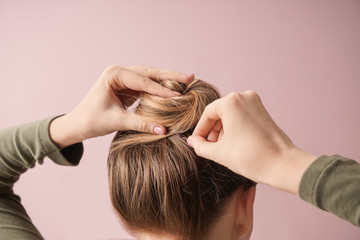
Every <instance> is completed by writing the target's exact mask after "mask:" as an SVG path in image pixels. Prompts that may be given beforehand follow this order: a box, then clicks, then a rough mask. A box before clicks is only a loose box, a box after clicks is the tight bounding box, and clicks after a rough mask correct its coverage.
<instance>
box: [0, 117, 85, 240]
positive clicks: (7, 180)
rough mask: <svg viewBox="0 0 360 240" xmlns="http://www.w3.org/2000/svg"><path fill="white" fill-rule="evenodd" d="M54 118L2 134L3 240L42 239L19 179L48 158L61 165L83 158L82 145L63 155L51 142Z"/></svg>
mask: <svg viewBox="0 0 360 240" xmlns="http://www.w3.org/2000/svg"><path fill="white" fill-rule="evenodd" d="M53 119H54V118H48V119H44V120H41V121H37V122H33V123H28V124H25V125H21V126H16V127H11V128H8V129H4V130H0V236H1V237H0V238H1V239H29V240H32V239H43V237H42V236H41V234H40V233H39V231H38V230H37V229H36V227H35V226H34V225H33V223H32V221H31V219H30V217H29V216H28V215H27V213H26V211H25V209H24V207H23V206H22V205H21V200H20V197H19V196H17V195H16V194H14V192H13V189H12V188H13V186H14V183H15V182H16V181H17V180H18V179H19V177H20V175H21V174H22V173H24V172H25V171H26V170H27V169H28V168H32V167H34V166H35V164H36V163H40V164H42V163H43V161H44V158H45V157H49V158H50V159H51V160H52V161H54V162H55V163H57V164H60V165H68V166H74V165H77V164H78V163H79V161H80V159H81V157H82V154H83V145H82V143H77V144H74V145H72V146H69V147H67V148H64V149H62V150H61V151H60V150H59V149H58V147H57V146H56V145H55V144H54V143H53V142H52V140H51V138H50V134H49V125H50V123H51V121H52V120H53Z"/></svg>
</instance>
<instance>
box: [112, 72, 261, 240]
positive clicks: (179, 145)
mask: <svg viewBox="0 0 360 240" xmlns="http://www.w3.org/2000/svg"><path fill="white" fill-rule="evenodd" d="M162 84H163V85H164V86H165V87H167V88H169V89H171V90H174V91H178V92H180V93H182V96H179V97H173V98H161V97H157V96H153V95H149V94H144V95H143V96H142V97H141V99H140V102H139V105H138V106H137V107H136V109H135V111H134V112H135V114H137V115H140V116H142V117H144V118H145V119H148V120H150V121H153V122H156V123H159V124H162V125H164V126H166V127H167V135H163V136H161V135H160V136H159V135H154V134H147V133H140V132H136V131H122V132H118V133H117V134H116V136H115V138H114V140H113V142H112V144H111V148H110V153H109V158H108V175H109V186H110V195H111V201H112V204H113V206H114V209H115V211H116V212H117V214H118V215H119V216H120V218H121V219H122V222H123V224H124V225H125V226H126V227H127V228H128V229H129V230H131V231H133V232H138V231H150V232H167V233H172V234H176V235H178V236H182V237H183V238H184V239H201V238H202V236H204V235H205V232H206V231H207V229H208V227H209V226H210V224H211V223H212V222H213V221H214V220H215V219H216V216H217V215H219V212H221V209H222V205H223V203H224V201H225V200H226V199H227V198H228V197H229V196H231V195H232V194H233V193H234V192H235V191H236V190H237V189H238V188H239V187H244V188H247V187H249V186H252V185H253V184H254V183H253V182H252V181H250V180H248V179H246V178H244V177H242V176H239V175H237V174H235V173H233V172H232V171H230V170H229V169H227V168H225V167H223V166H221V165H219V164H217V163H215V162H213V161H210V160H207V159H204V158H201V157H198V156H197V155H196V154H195V152H194V151H193V149H192V148H191V147H189V146H188V144H187V143H186V139H185V138H186V137H188V136H189V135H191V133H192V131H193V129H194V128H195V126H196V124H197V122H198V121H199V118H200V116H201V114H202V112H203V111H204V109H205V107H206V105H208V104H209V103H211V102H212V101H214V100H216V99H217V98H219V97H220V95H219V93H218V91H217V90H216V89H215V87H213V86H211V85H210V84H208V83H205V82H204V81H201V80H198V79H196V80H194V81H193V82H191V83H190V84H188V85H186V84H182V83H178V82H175V81H165V82H163V83H162Z"/></svg>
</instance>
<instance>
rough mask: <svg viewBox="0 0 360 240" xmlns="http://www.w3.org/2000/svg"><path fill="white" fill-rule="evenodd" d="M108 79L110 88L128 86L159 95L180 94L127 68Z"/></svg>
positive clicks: (172, 95)
mask: <svg viewBox="0 0 360 240" xmlns="http://www.w3.org/2000/svg"><path fill="white" fill-rule="evenodd" d="M110 81H111V83H110V84H111V86H112V88H113V89H114V88H115V90H123V89H127V88H128V89H131V90H135V91H143V92H147V93H150V94H152V95H156V96H159V97H176V96H180V95H181V94H180V93H178V92H175V91H172V90H170V89H168V88H166V87H164V86H162V85H161V84H159V83H157V82H155V81H153V80H152V79H150V78H148V77H145V76H142V75H140V74H138V73H136V72H133V71H130V70H127V69H123V70H122V71H119V72H117V77H113V78H112V79H111V80H110Z"/></svg>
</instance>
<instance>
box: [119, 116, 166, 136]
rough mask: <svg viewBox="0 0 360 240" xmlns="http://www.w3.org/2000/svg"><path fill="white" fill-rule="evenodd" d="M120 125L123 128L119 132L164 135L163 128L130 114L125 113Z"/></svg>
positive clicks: (164, 130) (164, 129)
mask: <svg viewBox="0 0 360 240" xmlns="http://www.w3.org/2000/svg"><path fill="white" fill-rule="evenodd" d="M121 124H122V128H123V129H121V130H134V131H138V132H146V133H153V134H158V135H165V134H166V128H165V127H164V126H162V125H160V124H156V123H153V122H149V121H146V120H145V119H143V118H142V117H140V116H137V115H135V114H134V113H130V112H128V113H126V116H125V117H123V119H122V123H121Z"/></svg>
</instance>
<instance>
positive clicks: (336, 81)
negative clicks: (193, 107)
mask: <svg viewBox="0 0 360 240" xmlns="http://www.w3.org/2000/svg"><path fill="white" fill-rule="evenodd" d="M114 63H115V64H119V65H133V64H142V65H149V66H154V67H159V68H169V69H173V70H177V71H181V72H184V73H195V74H196V76H197V77H200V78H202V79H204V80H206V81H208V82H210V83H212V84H214V85H216V86H217V87H218V88H219V89H220V91H221V93H222V94H223V95H226V94H228V93H230V92H233V91H240V92H241V91H245V90H249V89H251V90H255V91H257V92H258V93H259V94H260V96H261V97H262V100H263V102H264V105H265V106H266V108H267V109H268V111H269V112H270V113H271V115H272V116H273V118H274V119H275V121H276V122H277V123H278V124H279V125H280V126H281V127H282V128H283V129H284V130H285V131H286V132H287V133H288V135H289V136H290V137H291V139H292V140H293V141H294V142H295V143H296V145H298V146H299V147H301V148H303V149H305V150H307V151H309V152H311V153H314V154H317V155H321V154H342V155H345V156H348V157H351V158H354V159H357V160H360V144H359V143H360V95H359V91H360V79H359V77H360V1H355V0H338V1H336V0H324V1H319V0H312V1H301V0H299V1H290V0H274V1H267V0H263V1H260V0H259V1H245V0H242V1H240V0H237V1H235V0H234V1H231V0H227V1H225V0H222V1H220V0H219V1H205V0H203V1H184V0H183V1H169V0H161V1H160V0H159V1H155V0H153V1H150V0H143V1H137V0H132V1H120V0H119V1H109V0H104V1H100V0H99V1H48V0H44V1H35V0H34V1H26V0H23V1H18V0H7V1H6V0H0V111H1V115H0V128H5V127H9V126H11V125H15V124H20V123H25V122H28V121H33V120H37V119H42V118H45V117H48V116H54V115H58V114H62V113H67V112H69V111H71V110H72V108H73V107H75V106H76V104H77V103H79V102H80V100H81V99H82V98H83V97H84V96H85V94H86V93H87V91H88V90H89V89H90V88H91V86H92V85H93V84H94V82H95V81H96V80H97V77H98V76H99V75H100V74H101V72H102V70H103V69H104V68H105V67H106V66H108V65H110V64H114ZM111 139H112V136H107V137H102V138H97V139H91V140H88V141H85V142H84V145H85V153H84V156H83V159H82V161H81V163H80V165H79V166H78V167H59V166H56V165H55V164H53V163H52V162H51V161H49V160H47V161H46V162H45V163H44V164H43V165H40V166H37V167H36V168H34V169H31V170H29V171H28V172H27V173H25V174H24V175H23V176H22V177H21V179H20V181H19V182H18V183H17V184H16V186H15V191H16V193H18V194H20V195H21V197H22V202H23V204H24V205H25V207H26V209H27V211H28V213H29V214H30V216H31V217H32V219H33V222H34V223H35V224H36V226H37V227H38V228H39V229H40V231H41V232H42V234H43V235H44V237H45V238H46V239H53V240H66V239H111V238H131V237H130V235H128V234H127V233H126V231H125V230H123V228H122V227H121V225H120V224H119V222H118V221H117V219H116V217H115V216H114V214H113V211H112V208H111V204H110V201H109V196H108V195H109V194H108V185H107V170H106V159H107V151H108V147H109V144H110V141H111ZM289 174H291V173H289ZM344 207H346V206H344ZM254 224H255V225H254V232H253V237H252V239H255V240H260V239H277V240H288V239H292V240H300V239H327V240H336V239H347V240H352V239H353V240H355V239H359V238H360V231H359V229H358V228H356V227H354V226H352V225H351V224H349V223H347V222H345V221H343V220H341V219H338V218H337V217H334V216H332V215H331V214H329V213H326V212H324V211H322V210H319V209H316V208H314V207H312V206H311V205H309V204H308V203H306V202H303V201H301V200H300V199H299V197H297V196H295V195H291V194H289V193H286V192H281V191H278V190H275V189H272V188H270V187H266V186H263V185H259V186H258V187H257V196H256V202H255V223H254Z"/></svg>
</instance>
